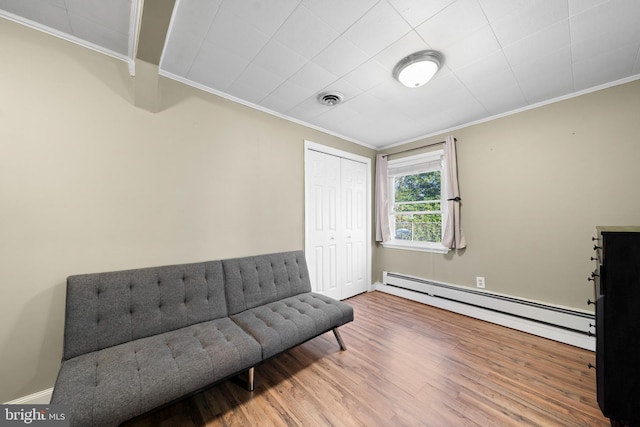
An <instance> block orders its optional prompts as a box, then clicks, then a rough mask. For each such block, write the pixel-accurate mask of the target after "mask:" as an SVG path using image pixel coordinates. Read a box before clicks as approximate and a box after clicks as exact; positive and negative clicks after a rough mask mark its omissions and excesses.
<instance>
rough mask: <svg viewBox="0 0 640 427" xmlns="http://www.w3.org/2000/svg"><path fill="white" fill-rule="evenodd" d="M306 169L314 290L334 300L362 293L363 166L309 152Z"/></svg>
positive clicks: (363, 234) (307, 236) (364, 271)
mask: <svg viewBox="0 0 640 427" xmlns="http://www.w3.org/2000/svg"><path fill="white" fill-rule="evenodd" d="M305 168H306V173H305V175H306V179H307V180H308V182H307V183H306V188H307V192H308V194H306V198H307V212H306V215H307V216H308V218H307V227H308V229H307V233H306V238H307V239H309V241H308V242H307V245H306V247H307V248H308V249H307V254H306V256H307V264H308V266H309V274H310V276H311V284H312V286H313V290H314V292H318V293H321V294H325V295H327V296H330V297H332V298H336V299H345V298H349V297H352V296H354V295H356V294H359V293H362V292H365V291H366V289H367V287H366V277H367V276H366V268H367V263H366V254H367V252H366V236H367V233H366V226H367V220H366V219H367V218H366V215H367V209H366V203H367V202H366V201H367V198H366V191H367V181H366V180H367V165H365V164H364V163H360V162H357V161H354V160H349V159H345V158H341V157H338V156H334V155H331V154H325V153H320V152H317V151H312V150H309V151H307V155H306V165H305Z"/></svg>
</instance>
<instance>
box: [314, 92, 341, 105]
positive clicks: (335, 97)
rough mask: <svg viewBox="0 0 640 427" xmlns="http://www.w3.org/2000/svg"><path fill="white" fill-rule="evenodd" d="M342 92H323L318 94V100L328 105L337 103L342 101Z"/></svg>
mask: <svg viewBox="0 0 640 427" xmlns="http://www.w3.org/2000/svg"><path fill="white" fill-rule="evenodd" d="M342 98H343V97H342V94H341V93H340V92H323V93H321V94H320V95H318V102H319V103H320V104H323V105H327V106H329V107H333V106H334V105H338V104H339V103H341V102H342Z"/></svg>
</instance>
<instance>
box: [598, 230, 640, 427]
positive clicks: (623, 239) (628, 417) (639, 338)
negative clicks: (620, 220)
mask: <svg viewBox="0 0 640 427" xmlns="http://www.w3.org/2000/svg"><path fill="white" fill-rule="evenodd" d="M597 231H598V236H597V237H595V238H594V243H595V244H594V250H596V252H597V255H596V256H595V257H594V258H593V259H595V260H597V262H598V267H597V268H596V270H595V271H594V272H593V273H592V275H591V278H590V280H593V281H594V283H595V295H596V301H595V304H596V381H597V394H598V396H597V397H598V404H599V405H600V409H602V413H603V414H604V415H605V416H606V417H608V418H609V419H611V425H613V426H630V427H637V426H638V427H640V227H597ZM590 302H591V301H590Z"/></svg>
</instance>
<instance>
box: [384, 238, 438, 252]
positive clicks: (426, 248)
mask: <svg viewBox="0 0 640 427" xmlns="http://www.w3.org/2000/svg"><path fill="white" fill-rule="evenodd" d="M382 246H384V247H385V248H389V249H403V250H407V251H418V252H432V253H437V254H446V253H449V248H446V247H444V246H442V245H441V244H439V243H431V244H425V243H422V244H420V243H408V242H406V241H402V240H389V241H388V242H382Z"/></svg>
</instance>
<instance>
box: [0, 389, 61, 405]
mask: <svg viewBox="0 0 640 427" xmlns="http://www.w3.org/2000/svg"><path fill="white" fill-rule="evenodd" d="M52 394H53V387H52V388H48V389H46V390H42V391H39V392H37V393H33V394H30V395H28V396H23V397H20V398H18V399H16V400H12V401H11V402H5V403H3V405H48V404H49V402H51V395H52Z"/></svg>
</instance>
